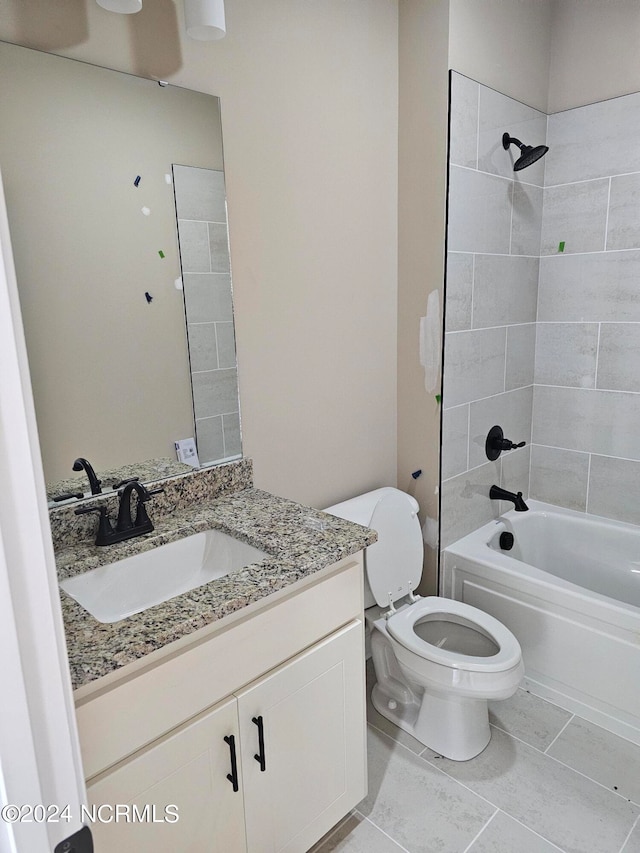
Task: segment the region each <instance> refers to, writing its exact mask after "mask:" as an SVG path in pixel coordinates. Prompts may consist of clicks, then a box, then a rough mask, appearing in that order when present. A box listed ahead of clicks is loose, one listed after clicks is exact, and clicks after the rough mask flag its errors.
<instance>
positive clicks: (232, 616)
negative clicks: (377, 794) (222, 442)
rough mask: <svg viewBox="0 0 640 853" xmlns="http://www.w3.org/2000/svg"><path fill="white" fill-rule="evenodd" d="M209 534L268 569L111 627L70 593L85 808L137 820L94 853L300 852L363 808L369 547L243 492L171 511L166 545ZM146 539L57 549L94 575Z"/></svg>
mask: <svg viewBox="0 0 640 853" xmlns="http://www.w3.org/2000/svg"><path fill="white" fill-rule="evenodd" d="M240 464H241V465H242V464H246V462H244V463H240ZM224 467H225V466H223V468H224ZM209 476H214V475H209ZM187 479H193V480H194V482H196V483H197V480H198V478H197V477H195V478H187ZM181 483H182V485H184V480H182V481H181ZM179 485H180V484H179ZM241 485H242V484H241ZM171 488H172V486H171V483H169V484H168V485H165V495H164V496H163V498H164V499H167V500H169V501H170V502H171V501H172V500H173V497H172V495H171ZM194 488H198V489H202V483H200V485H196V486H194ZM212 491H214V492H215V489H213V490H212ZM167 492H169V496H168V498H166V497H165V496H166V494H167ZM151 512H152V508H151V507H150V513H151ZM82 523H84V521H82ZM211 527H214V528H218V529H223V530H225V532H227V533H230V534H232V535H235V536H238V537H239V538H242V539H243V540H244V541H247V542H249V543H250V544H251V545H254V546H255V547H259V548H261V549H263V550H264V551H266V552H267V553H268V554H270V555H273V556H269V557H267V558H266V559H264V560H262V561H261V562H259V563H256V564H255V565H252V566H248V567H246V568H244V569H241V570H239V571H236V572H232V573H230V574H229V575H226V576H225V577H222V578H219V579H218V580H214V581H212V582H210V583H208V584H205V585H204V586H201V587H198V588H197V589H195V590H192V591H191V592H187V593H184V594H183V595H179V596H177V597H175V598H172V599H171V600H168V601H166V602H164V603H162V604H159V605H156V606H155V607H151V608H149V609H148V610H145V611H144V612H141V613H138V614H136V615H134V616H131V617H130V618H128V619H124V620H121V621H119V622H114V623H102V622H98V621H97V620H96V619H94V618H93V617H92V616H91V615H90V614H89V613H88V612H87V611H86V610H84V608H82V607H81V606H80V605H79V604H78V603H77V602H76V601H74V600H73V599H72V598H70V597H69V596H68V595H66V594H65V593H64V592H62V593H61V599H62V606H63V615H64V619H65V628H66V634H67V642H68V649H69V660H70V666H71V673H72V679H73V681H74V687H75V694H74V696H75V704H76V715H77V721H78V729H79V734H80V743H81V751H82V759H83V765H84V769H85V776H86V779H87V791H88V799H89V805H90V808H95V809H98V808H99V807H100V806H101V805H102V806H103V810H102V812H99V811H98V812H97V815H98V816H100V815H101V816H102V817H108V816H109V815H113V814H114V812H113V807H115V806H116V805H117V804H120V805H121V806H122V807H123V808H124V807H128V815H129V817H128V818H127V819H122V820H119V821H116V820H112V821H109V822H102V821H101V820H96V822H94V823H93V824H92V826H91V829H92V833H93V835H94V840H95V845H96V850H97V853H101V851H112V850H118V851H124V853H127V851H131V853H133V851H136V853H141V851H144V853H146V851H148V853H151V851H153V852H154V853H161V851H165V850H166V851H175V850H178V849H185V850H191V851H198V853H199V851H202V853H205V851H225V853H235V851H246V853H257V852H258V851H275V850H278V851H281V850H282V851H285V850H286V851H290V853H294V851H297V852H298V853H304V851H306V850H308V849H309V848H310V847H311V846H312V845H313V844H314V843H315V842H316V841H317V840H318V839H319V838H320V837H321V836H322V835H323V834H324V833H325V832H327V831H328V830H329V829H330V828H331V827H332V826H333V825H334V824H335V823H336V822H338V821H339V820H340V819H341V818H342V817H343V816H344V815H345V814H346V813H347V812H348V811H349V810H350V809H351V808H353V807H354V806H355V805H356V804H357V803H358V802H359V801H360V800H361V799H362V798H363V797H364V796H365V794H366V749H365V688H364V619H363V594H362V583H363V580H362V579H363V567H362V551H363V549H364V547H366V546H367V545H368V544H371V543H372V542H373V541H375V538H376V537H375V533H374V532H373V531H370V530H368V529H367V528H363V527H360V526H359V525H354V524H350V523H349V522H345V521H343V520H341V519H337V518H335V519H334V518H331V517H329V516H326V515H324V514H322V513H319V512H317V511H315V510H311V509H309V508H307V507H301V506H300V505H298V504H295V503H293V502H291V501H286V500H284V499H282V498H277V497H275V496H273V495H269V494H267V493H265V492H261V491H260V490H256V489H253V488H241V489H239V490H235V491H231V492H223V493H222V494H220V495H218V496H216V497H215V498H213V499H210V500H208V499H203V497H202V496H201V497H200V499H199V500H198V501H197V502H194V503H192V504H191V505H187V504H185V505H184V506H182V507H177V508H174V510H173V511H172V512H171V513H170V514H169V515H167V516H165V517H163V518H161V519H158V520H157V521H156V531H155V533H156V539H157V540H158V541H157V542H156V544H160V543H163V542H167V541H175V540H176V539H177V538H179V537H180V534H182V536H184V535H188V534H191V533H193V532H196V531H198V530H199V529H205V528H211ZM323 527H324V529H319V528H323ZM151 539H153V534H152V535H151V537H149V536H145V537H140V540H139V544H138V545H137V546H136V543H135V540H132V541H130V542H128V543H123V544H122V545H116V546H113V548H114V550H113V551H111V549H109V548H101V549H98V548H96V547H95V546H92V545H90V544H89V545H86V546H83V547H80V546H79V545H78V544H75V545H74V547H73V548H72V549H70V550H68V551H65V549H64V548H61V549H59V552H58V565H59V572H60V573H61V576H68V574H69V573H70V572H71V571H73V569H72V568H71V566H72V563H71V562H70V557H69V555H70V553H71V551H73V552H74V553H75V555H76V557H75V560H73V567H74V570H75V571H84V570H86V569H87V568H88V567H89V566H90V565H92V564H94V563H95V562H96V561H98V562H100V561H102V562H105V561H106V560H114V559H120V558H122V555H123V553H125V552H126V553H127V554H130V553H132V551H133V550H134V549H135V548H136V547H142V548H149V546H150V540H151ZM116 549H118V550H116ZM104 552H110V554H105V553H104ZM105 804H106V807H105ZM134 805H135V806H137V809H138V814H140V815H144V816H145V818H146V819H145V820H143V821H140V822H138V821H136V822H132V821H131V817H130V815H131V809H132V807H133V806H134ZM145 807H147V811H146V813H145V811H144V809H145ZM123 814H124V811H123ZM176 815H177V816H178V819H177V820H176Z"/></svg>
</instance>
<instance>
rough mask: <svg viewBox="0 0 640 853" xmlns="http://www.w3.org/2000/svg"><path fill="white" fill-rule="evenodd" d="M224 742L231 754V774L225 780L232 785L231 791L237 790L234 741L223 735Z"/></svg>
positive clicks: (232, 737) (230, 737) (236, 763)
mask: <svg viewBox="0 0 640 853" xmlns="http://www.w3.org/2000/svg"><path fill="white" fill-rule="evenodd" d="M224 739H225V742H226V743H228V744H229V752H230V753H231V773H227V779H228V780H229V781H230V782H231V784H232V785H233V790H234V791H237V790H238V762H237V759H236V739H235V737H234V736H233V735H225V736H224Z"/></svg>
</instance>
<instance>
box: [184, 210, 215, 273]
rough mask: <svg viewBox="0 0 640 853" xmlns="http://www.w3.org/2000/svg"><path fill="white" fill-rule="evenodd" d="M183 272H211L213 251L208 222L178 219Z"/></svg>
mask: <svg viewBox="0 0 640 853" xmlns="http://www.w3.org/2000/svg"><path fill="white" fill-rule="evenodd" d="M178 236H179V240H180V263H181V264H182V272H183V273H189V272H210V271H211V253H210V249H209V231H208V228H207V223H206V222H191V221H189V220H185V219H180V220H178Z"/></svg>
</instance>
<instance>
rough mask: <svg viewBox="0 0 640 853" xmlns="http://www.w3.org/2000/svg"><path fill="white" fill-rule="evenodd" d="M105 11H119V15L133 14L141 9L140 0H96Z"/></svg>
mask: <svg viewBox="0 0 640 853" xmlns="http://www.w3.org/2000/svg"><path fill="white" fill-rule="evenodd" d="M96 3H97V4H98V6H102V8H103V9H106V10H107V12H119V13H120V14H121V15H133V13H134V12H139V11H140V9H142V0H96Z"/></svg>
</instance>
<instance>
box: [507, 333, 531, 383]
mask: <svg viewBox="0 0 640 853" xmlns="http://www.w3.org/2000/svg"><path fill="white" fill-rule="evenodd" d="M535 353H536V324H535V323H527V324H526V325H521V326H508V327H507V364H506V370H505V391H513V390H514V389H515V388H523V387H524V386H526V385H532V384H533V371H534V367H535Z"/></svg>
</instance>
